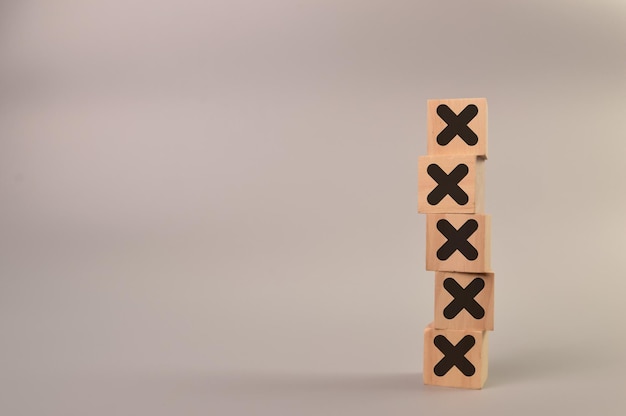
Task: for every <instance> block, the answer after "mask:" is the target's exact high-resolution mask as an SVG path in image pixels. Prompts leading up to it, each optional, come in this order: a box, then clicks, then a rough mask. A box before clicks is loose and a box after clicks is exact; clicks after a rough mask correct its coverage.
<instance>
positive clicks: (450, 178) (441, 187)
mask: <svg viewBox="0 0 626 416" xmlns="http://www.w3.org/2000/svg"><path fill="white" fill-rule="evenodd" d="M426 172H428V175H430V177H431V178H433V179H434V180H435V182H437V186H436V187H435V189H433V190H432V191H431V192H430V193H429V194H428V196H427V197H426V200H427V201H428V203H429V204H430V205H437V204H438V203H440V202H441V200H442V199H443V198H445V196H446V195H450V197H451V198H452V199H454V201H455V202H456V203H457V204H459V205H465V204H467V202H468V201H469V197H468V196H467V194H466V193H465V191H464V190H463V189H461V187H460V186H459V182H461V180H462V179H463V178H464V177H466V176H467V174H468V173H469V168H468V167H467V165H466V164H465V163H461V164H460V165H457V167H455V168H454V169H452V172H450V174H449V175H448V174H446V172H444V171H443V169H441V168H440V167H439V165H436V164H434V163H433V164H430V165H428V168H426Z"/></svg>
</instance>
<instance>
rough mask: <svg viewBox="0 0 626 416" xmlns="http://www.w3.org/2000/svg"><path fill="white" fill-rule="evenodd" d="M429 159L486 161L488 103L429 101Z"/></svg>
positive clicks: (482, 100)
mask: <svg viewBox="0 0 626 416" xmlns="http://www.w3.org/2000/svg"><path fill="white" fill-rule="evenodd" d="M427 107H428V110H427V129H428V132H427V137H428V140H427V142H428V154H429V155H475V156H480V157H483V158H485V159H486V158H487V100H486V99H485V98H459V99H452V100H428V104H427Z"/></svg>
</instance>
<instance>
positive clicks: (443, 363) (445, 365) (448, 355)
mask: <svg viewBox="0 0 626 416" xmlns="http://www.w3.org/2000/svg"><path fill="white" fill-rule="evenodd" d="M434 341H435V346H436V347H437V348H439V351H441V352H442V353H443V358H442V359H441V360H440V361H439V362H438V363H437V364H436V365H435V369H434V370H435V374H436V375H438V376H439V377H442V376H445V375H446V374H447V373H448V371H450V369H451V368H452V367H454V366H456V368H458V369H459V370H460V371H461V373H463V374H464V375H466V376H468V377H470V376H473V375H474V373H475V372H476V368H474V365H473V364H472V363H470V361H469V360H468V359H467V358H465V354H467V352H468V351H469V350H471V349H472V347H473V346H474V344H476V340H475V339H474V337H473V336H471V335H465V336H464V337H463V339H462V340H460V341H459V343H458V344H456V345H452V343H451V342H450V341H448V339H447V338H446V337H444V336H443V335H437V336H436V337H435V340H434Z"/></svg>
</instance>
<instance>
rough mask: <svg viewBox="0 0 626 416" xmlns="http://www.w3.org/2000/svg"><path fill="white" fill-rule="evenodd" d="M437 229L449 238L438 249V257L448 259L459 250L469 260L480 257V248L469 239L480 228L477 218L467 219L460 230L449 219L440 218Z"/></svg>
mask: <svg viewBox="0 0 626 416" xmlns="http://www.w3.org/2000/svg"><path fill="white" fill-rule="evenodd" d="M437 229H438V230H439V231H440V232H441V234H443V235H444V237H446V238H447V239H448V241H446V242H445V243H444V245H442V246H441V247H440V248H439V250H437V258H438V259H439V260H447V259H448V258H449V257H450V256H451V255H452V254H454V252H455V251H457V250H459V252H460V253H461V254H463V255H464V256H465V258H466V259H468V260H476V259H477V258H478V250H476V248H474V246H473V245H472V244H471V243H470V242H469V241H467V239H468V238H470V236H471V235H472V234H474V231H476V230H477V229H478V222H477V221H476V220H473V219H469V220H467V221H465V224H463V225H462V226H461V228H459V229H458V230H457V229H456V228H454V226H453V225H452V224H450V223H449V222H448V220H439V221H437Z"/></svg>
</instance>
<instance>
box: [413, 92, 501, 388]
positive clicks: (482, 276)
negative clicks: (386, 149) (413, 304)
mask: <svg viewBox="0 0 626 416" xmlns="http://www.w3.org/2000/svg"><path fill="white" fill-rule="evenodd" d="M427 117H428V120H427V125H428V133H427V134H428V138H427V140H428V155H427V156H421V157H420V158H419V160H418V212H420V213H424V214H426V270H431V271H434V272H435V319H434V321H433V322H432V323H431V324H430V325H428V326H427V327H426V329H425V330H424V383H425V384H433V385H439V386H448V387H461V388H470V389H480V388H482V387H483V385H484V383H485V380H486V379H487V361H488V360H487V331H490V330H493V289H494V275H493V273H492V272H491V265H490V251H491V218H490V217H489V216H488V215H486V214H485V213H484V175H483V172H484V163H485V159H486V158H487V100H486V99H484V98H477V99H453V100H429V101H428V112H427Z"/></svg>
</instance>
